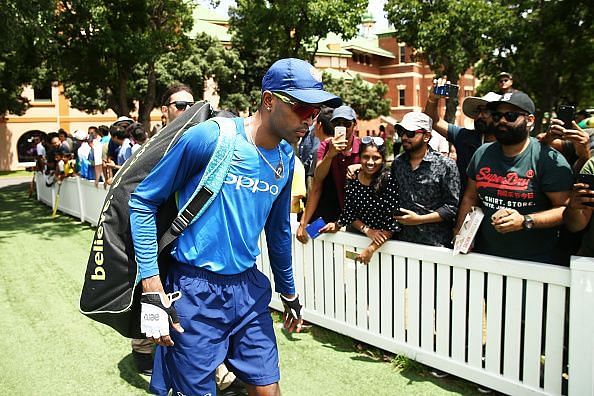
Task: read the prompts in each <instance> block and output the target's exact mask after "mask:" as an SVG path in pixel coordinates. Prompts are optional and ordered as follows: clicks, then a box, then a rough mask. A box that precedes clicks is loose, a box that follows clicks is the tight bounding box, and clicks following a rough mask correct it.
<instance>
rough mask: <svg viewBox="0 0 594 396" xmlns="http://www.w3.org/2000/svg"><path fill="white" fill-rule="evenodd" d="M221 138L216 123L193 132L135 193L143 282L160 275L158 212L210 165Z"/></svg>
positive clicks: (135, 238) (134, 224)
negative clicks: (191, 179) (158, 262)
mask: <svg viewBox="0 0 594 396" xmlns="http://www.w3.org/2000/svg"><path fill="white" fill-rule="evenodd" d="M218 135H219V133H218V126H217V124H216V123H215V122H205V123H202V124H199V125H196V126H195V127H193V128H190V129H189V130H188V131H187V132H186V133H185V134H184V135H182V137H181V138H180V139H179V141H178V142H177V143H176V144H175V145H174V146H173V147H172V148H171V150H170V151H169V152H168V153H167V154H166V155H165V156H163V158H162V159H161V160H160V161H159V162H158V163H157V165H156V166H155V167H154V168H153V170H152V171H151V172H150V173H149V174H148V176H147V177H146V178H145V179H144V180H143V181H142V182H141V183H140V184H139V185H138V186H137V187H136V190H135V191H134V192H133V193H132V195H131V197H130V201H129V202H128V205H129V207H130V226H131V231H132V242H133V244H134V251H135V255H136V263H137V264H138V268H139V270H138V271H139V275H140V278H141V279H144V278H148V277H151V276H154V275H157V274H158V273H159V266H158V264H157V254H158V241H157V222H156V216H157V209H158V208H159V206H160V205H161V204H163V203H164V202H165V201H167V199H168V198H169V197H170V196H171V195H172V194H174V193H175V192H176V191H178V190H180V189H181V188H182V187H183V186H184V185H185V184H186V183H187V182H188V181H189V180H190V178H192V177H193V176H195V175H196V174H198V173H199V172H200V170H201V169H203V168H204V167H205V166H206V165H207V164H208V161H209V160H210V157H211V155H212V153H213V151H214V149H215V147H216V142H217V138H218Z"/></svg>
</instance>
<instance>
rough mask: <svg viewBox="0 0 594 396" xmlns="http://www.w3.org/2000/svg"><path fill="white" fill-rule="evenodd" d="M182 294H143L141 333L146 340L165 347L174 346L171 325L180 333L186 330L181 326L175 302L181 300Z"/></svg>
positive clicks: (141, 302)
mask: <svg viewBox="0 0 594 396" xmlns="http://www.w3.org/2000/svg"><path fill="white" fill-rule="evenodd" d="M180 297H181V292H179V291H178V292H175V293H171V294H165V293H163V292H147V293H142V297H141V298H140V307H141V311H140V331H141V332H142V333H144V334H146V338H147V339H148V340H150V341H152V342H154V343H157V344H159V345H163V346H172V345H173V340H172V339H171V337H170V336H169V325H170V324H171V326H172V327H173V328H174V329H175V330H176V331H177V332H179V333H183V332H184V329H183V328H182V327H181V325H180V324H179V318H178V317H177V311H176V310H175V308H174V307H173V302H174V301H176V300H179V298H180Z"/></svg>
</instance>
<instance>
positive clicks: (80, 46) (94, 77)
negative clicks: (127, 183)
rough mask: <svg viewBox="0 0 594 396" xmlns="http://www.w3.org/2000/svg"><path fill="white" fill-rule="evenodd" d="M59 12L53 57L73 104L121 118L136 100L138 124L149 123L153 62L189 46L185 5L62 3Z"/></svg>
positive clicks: (106, 0)
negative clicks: (110, 113)
mask: <svg viewBox="0 0 594 396" xmlns="http://www.w3.org/2000/svg"><path fill="white" fill-rule="evenodd" d="M58 10H59V12H58V13H57V23H56V25H55V38H56V44H57V45H56V46H55V47H54V48H55V53H54V57H53V59H55V60H56V64H55V65H54V66H55V68H56V70H57V72H58V76H59V78H60V81H61V82H62V83H64V86H65V94H66V96H67V97H68V98H69V99H70V101H71V105H72V106H73V107H75V108H78V109H81V110H85V111H105V110H107V109H112V110H113V111H114V112H115V113H116V114H117V115H118V116H121V115H129V113H130V111H131V110H132V109H134V101H135V100H138V102H139V121H140V122H143V123H145V124H147V123H148V121H149V114H150V111H151V110H152V109H153V108H154V106H155V104H156V87H157V75H156V71H155V67H156V62H157V61H158V59H159V58H160V57H161V56H163V55H165V54H167V53H171V52H175V51H181V50H183V49H184V48H187V46H188V41H189V38H188V37H187V36H186V35H184V34H183V33H184V32H186V31H189V30H190V29H191V26H192V17H191V15H192V14H191V9H190V5H189V3H187V2H184V1H177V0H126V1H115V0H75V1H67V0H61V1H60V2H59V3H58ZM139 77H142V78H139ZM142 79H144V80H145V81H144V82H145V84H146V85H145V86H143V85H142V84H143V81H142ZM139 81H140V82H139ZM139 87H141V88H144V89H139Z"/></svg>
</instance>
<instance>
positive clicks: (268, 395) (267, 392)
mask: <svg viewBox="0 0 594 396" xmlns="http://www.w3.org/2000/svg"><path fill="white" fill-rule="evenodd" d="M246 387H247V390H248V395H250V396H280V386H278V382H276V383H274V384H270V385H264V386H261V385H250V384H246Z"/></svg>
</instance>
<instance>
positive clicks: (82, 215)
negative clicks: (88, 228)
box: [75, 176, 86, 223]
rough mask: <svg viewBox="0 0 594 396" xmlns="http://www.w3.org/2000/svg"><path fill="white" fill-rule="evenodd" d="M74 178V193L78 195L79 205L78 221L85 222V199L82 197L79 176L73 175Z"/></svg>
mask: <svg viewBox="0 0 594 396" xmlns="http://www.w3.org/2000/svg"><path fill="white" fill-rule="evenodd" d="M75 178H76V193H77V195H78V205H79V207H80V222H81V223H84V222H85V205H86V199H84V197H83V191H82V187H81V185H80V176H75Z"/></svg>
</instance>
